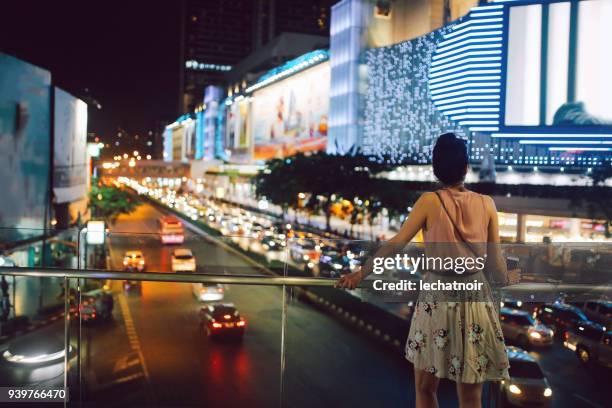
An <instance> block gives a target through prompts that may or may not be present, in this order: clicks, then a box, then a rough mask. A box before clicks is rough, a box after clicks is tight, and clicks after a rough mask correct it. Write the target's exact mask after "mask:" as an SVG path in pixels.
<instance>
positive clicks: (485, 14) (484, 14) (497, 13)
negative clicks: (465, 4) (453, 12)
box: [470, 10, 504, 18]
mask: <svg viewBox="0 0 612 408" xmlns="http://www.w3.org/2000/svg"><path fill="white" fill-rule="evenodd" d="M502 14H504V12H503V11H490V12H476V13H474V10H472V11H471V12H470V17H472V18H478V17H488V16H500V15H502Z"/></svg>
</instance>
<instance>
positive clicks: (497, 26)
mask: <svg viewBox="0 0 612 408" xmlns="http://www.w3.org/2000/svg"><path fill="white" fill-rule="evenodd" d="M502 28H504V26H503V25H502V24H487V25H482V26H473V27H466V28H462V29H461V30H458V31H455V32H454V33H450V34H446V35H445V36H444V39H445V40H448V39H450V38H454V37H456V36H458V35H461V34H463V33H468V32H471V31H474V32H476V30H478V31H481V30H500V29H502Z"/></svg>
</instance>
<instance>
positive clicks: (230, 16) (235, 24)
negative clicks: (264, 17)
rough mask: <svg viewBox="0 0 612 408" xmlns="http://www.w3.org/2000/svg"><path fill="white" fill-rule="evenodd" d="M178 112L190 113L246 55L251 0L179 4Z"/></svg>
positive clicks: (192, 0)
mask: <svg viewBox="0 0 612 408" xmlns="http://www.w3.org/2000/svg"><path fill="white" fill-rule="evenodd" d="M181 6H182V12H181V37H182V46H181V59H180V64H181V67H180V70H181V75H180V78H181V79H180V80H181V84H180V100H179V110H180V111H181V112H179V113H181V114H182V113H185V112H188V111H191V110H193V108H194V107H195V106H196V105H198V104H199V103H200V102H201V101H202V98H203V95H204V87H205V86H207V85H221V84H223V78H224V74H225V73H227V72H228V71H229V70H231V69H232V67H233V65H234V64H236V63H237V62H238V61H240V60H241V59H242V58H244V57H246V56H247V55H249V53H250V52H251V46H252V32H253V21H254V19H253V11H254V2H253V0H226V1H217V0H183V1H182V2H181Z"/></svg>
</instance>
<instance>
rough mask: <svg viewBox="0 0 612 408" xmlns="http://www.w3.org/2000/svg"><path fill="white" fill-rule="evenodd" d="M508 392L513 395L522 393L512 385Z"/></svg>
mask: <svg viewBox="0 0 612 408" xmlns="http://www.w3.org/2000/svg"><path fill="white" fill-rule="evenodd" d="M508 391H510V392H511V393H512V394H515V395H520V394H521V393H522V392H523V391H521V389H520V388H519V387H518V386H516V385H514V384H510V386H509V387H508Z"/></svg>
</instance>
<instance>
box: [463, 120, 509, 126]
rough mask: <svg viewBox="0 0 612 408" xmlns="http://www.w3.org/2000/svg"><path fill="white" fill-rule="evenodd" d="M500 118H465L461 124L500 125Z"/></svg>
mask: <svg viewBox="0 0 612 408" xmlns="http://www.w3.org/2000/svg"><path fill="white" fill-rule="evenodd" d="M498 124H499V121H498V120H465V121H460V122H459V125H461V126H463V125H498Z"/></svg>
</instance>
